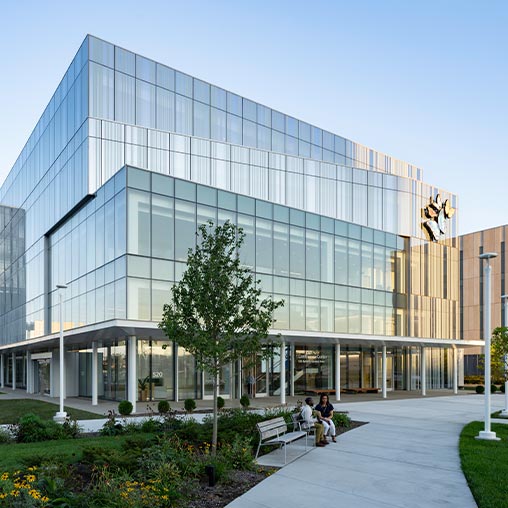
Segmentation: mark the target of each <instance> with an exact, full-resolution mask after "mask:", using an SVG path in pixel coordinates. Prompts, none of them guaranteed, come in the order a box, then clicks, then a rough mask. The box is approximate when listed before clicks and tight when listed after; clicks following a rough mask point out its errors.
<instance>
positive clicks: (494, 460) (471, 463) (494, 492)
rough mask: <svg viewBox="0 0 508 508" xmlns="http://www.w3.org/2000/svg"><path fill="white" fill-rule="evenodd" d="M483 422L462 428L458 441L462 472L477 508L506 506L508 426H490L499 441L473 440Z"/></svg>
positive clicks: (507, 499)
mask: <svg viewBox="0 0 508 508" xmlns="http://www.w3.org/2000/svg"><path fill="white" fill-rule="evenodd" d="M483 429H484V424H483V422H472V423H469V424H468V425H466V426H465V427H464V428H463V429H462V433H461V435H460V441H459V452H460V460H461V464H462V470H463V471H464V475H465V477H466V479H467V482H468V484H469V487H470V489H471V492H472V493H473V496H474V498H475V500H476V503H477V504H478V508H502V507H507V506H508V482H507V478H508V425H504V424H502V423H498V424H496V423H494V424H492V431H493V432H495V433H496V434H497V437H499V438H501V441H483V440H478V439H475V436H477V435H478V433H479V432H480V430H483Z"/></svg>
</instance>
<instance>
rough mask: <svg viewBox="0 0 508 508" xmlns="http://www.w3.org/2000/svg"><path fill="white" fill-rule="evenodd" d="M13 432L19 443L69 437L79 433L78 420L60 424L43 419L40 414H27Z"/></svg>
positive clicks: (13, 428) (14, 427)
mask: <svg viewBox="0 0 508 508" xmlns="http://www.w3.org/2000/svg"><path fill="white" fill-rule="evenodd" d="M12 430H13V434H14V436H15V439H16V441H17V442H18V443H35V442H38V441H49V440H52V439H68V438H72V437H76V436H77V435H78V434H79V427H78V425H77V422H76V421H71V420H66V421H65V422H64V424H59V423H56V422H54V421H53V420H43V419H42V418H41V417H40V416H37V415H34V414H31V413H29V414H27V415H25V416H22V417H21V418H20V419H19V421H18V423H17V424H16V425H13V426H12Z"/></svg>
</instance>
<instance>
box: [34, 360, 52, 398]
mask: <svg viewBox="0 0 508 508" xmlns="http://www.w3.org/2000/svg"><path fill="white" fill-rule="evenodd" d="M49 370H50V361H49V360H46V359H44V360H39V361H38V362H37V368H36V372H37V375H36V376H35V381H36V383H37V385H36V386H35V392H36V393H38V394H39V395H49Z"/></svg>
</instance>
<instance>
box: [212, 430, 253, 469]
mask: <svg viewBox="0 0 508 508" xmlns="http://www.w3.org/2000/svg"><path fill="white" fill-rule="evenodd" d="M219 454H220V455H221V456H222V457H223V458H224V460H225V462H226V464H228V465H229V466H230V467H231V468H232V469H239V470H248V471H251V470H253V469H254V455H253V453H252V446H251V443H250V440H249V439H248V438H246V437H241V436H236V437H235V438H234V439H233V441H231V442H228V443H223V444H222V446H221V447H220V448H219Z"/></svg>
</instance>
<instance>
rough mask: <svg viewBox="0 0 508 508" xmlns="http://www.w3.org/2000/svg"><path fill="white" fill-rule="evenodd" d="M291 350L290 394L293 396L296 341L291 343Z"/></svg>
mask: <svg viewBox="0 0 508 508" xmlns="http://www.w3.org/2000/svg"><path fill="white" fill-rule="evenodd" d="M289 347H290V351H291V370H290V387H289V390H290V392H289V393H290V394H291V397H294V396H295V343H294V342H291V344H290V346H289Z"/></svg>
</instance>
